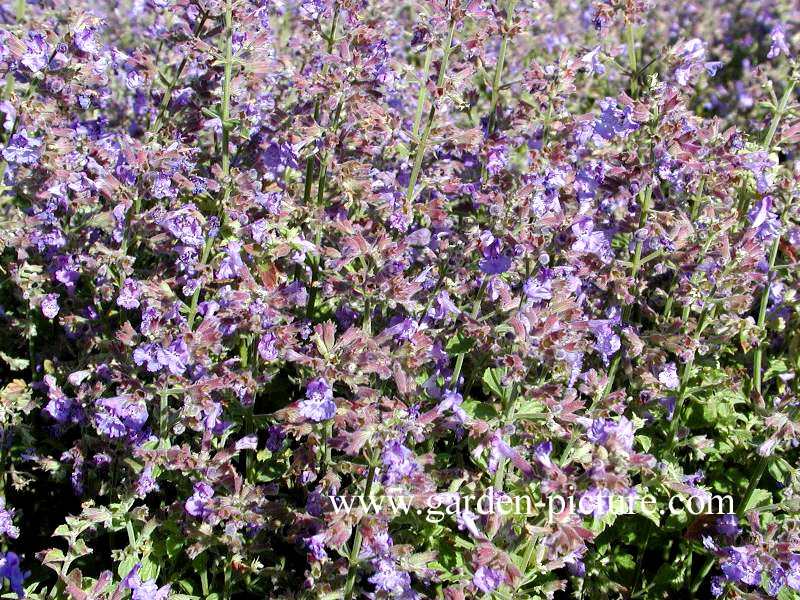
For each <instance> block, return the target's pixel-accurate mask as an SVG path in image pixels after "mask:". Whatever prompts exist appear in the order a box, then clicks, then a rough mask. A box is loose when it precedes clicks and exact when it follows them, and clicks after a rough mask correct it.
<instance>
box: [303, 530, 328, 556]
mask: <svg viewBox="0 0 800 600" xmlns="http://www.w3.org/2000/svg"><path fill="white" fill-rule="evenodd" d="M305 542H306V546H308V549H309V550H310V551H311V555H312V556H313V557H314V560H324V559H326V558H328V553H327V552H326V551H325V532H321V533H318V534H316V535H312V536H311V537H308V538H305Z"/></svg>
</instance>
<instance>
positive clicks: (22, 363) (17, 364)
mask: <svg viewBox="0 0 800 600" xmlns="http://www.w3.org/2000/svg"><path fill="white" fill-rule="evenodd" d="M0 358H2V359H3V360H4V361H5V363H6V364H7V365H8V368H9V369H11V370H12V371H22V370H23V369H27V368H28V364H29V361H28V359H27V358H13V357H11V356H9V355H8V354H6V353H5V352H0Z"/></svg>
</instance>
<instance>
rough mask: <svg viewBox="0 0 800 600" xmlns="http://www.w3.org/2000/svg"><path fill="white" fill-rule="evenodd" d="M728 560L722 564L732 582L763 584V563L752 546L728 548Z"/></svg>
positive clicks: (724, 571) (723, 570)
mask: <svg viewBox="0 0 800 600" xmlns="http://www.w3.org/2000/svg"><path fill="white" fill-rule="evenodd" d="M726 552H727V554H728V560H726V561H725V562H724V563H722V572H723V573H725V577H727V578H728V579H730V580H731V581H736V582H741V583H746V584H748V585H759V584H760V583H761V571H762V567H761V562H760V561H759V560H758V556H756V549H755V548H753V547H751V546H729V547H728V548H726Z"/></svg>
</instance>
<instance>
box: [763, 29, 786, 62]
mask: <svg viewBox="0 0 800 600" xmlns="http://www.w3.org/2000/svg"><path fill="white" fill-rule="evenodd" d="M769 39H770V42H771V45H770V47H769V53H767V58H769V59H770V60H771V59H773V58H778V57H779V56H780V55H781V54H785V55H786V56H787V57H790V56H791V50H789V45H788V44H787V43H786V29H784V27H783V25H781V24H780V23H778V24H777V25H775V26H774V27H773V28H772V31H770V32H769Z"/></svg>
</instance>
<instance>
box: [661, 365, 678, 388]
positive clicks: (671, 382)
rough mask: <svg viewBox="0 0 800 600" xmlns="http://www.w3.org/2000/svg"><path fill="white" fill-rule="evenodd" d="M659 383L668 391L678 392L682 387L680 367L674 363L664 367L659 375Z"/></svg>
mask: <svg viewBox="0 0 800 600" xmlns="http://www.w3.org/2000/svg"><path fill="white" fill-rule="evenodd" d="M658 381H659V383H661V385H663V386H664V387H665V388H667V389H668V390H677V389H678V388H679V387H680V385H681V380H680V378H679V377H678V367H677V366H675V363H674V362H670V363H667V364H665V365H664V368H662V369H661V372H660V373H659V374H658Z"/></svg>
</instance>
